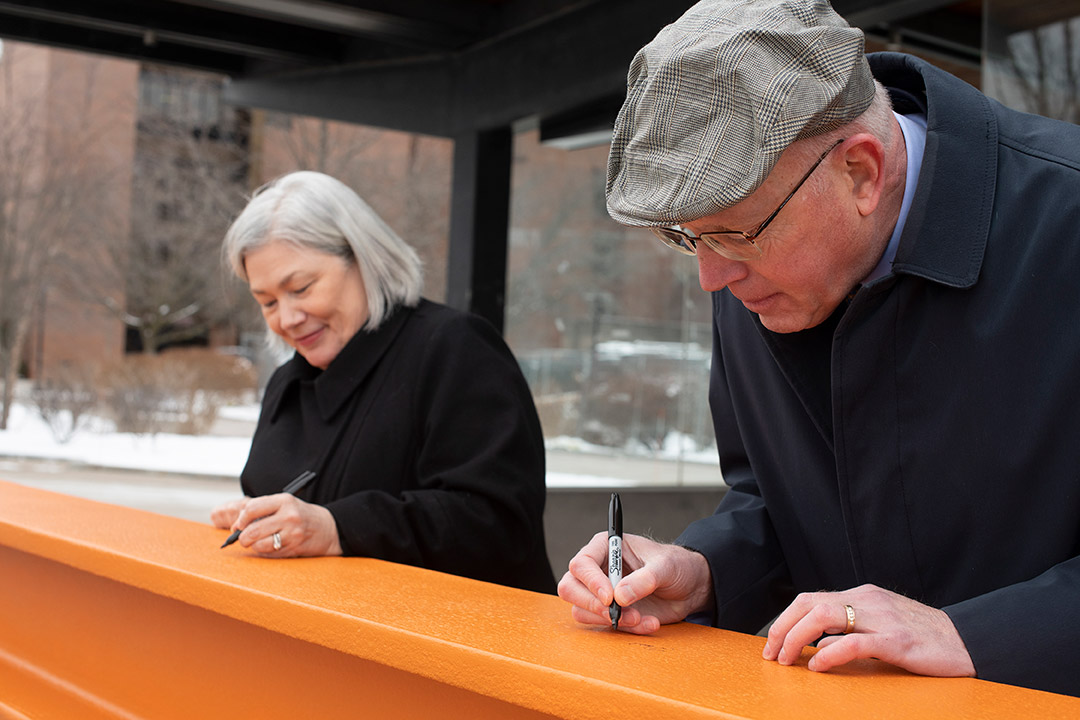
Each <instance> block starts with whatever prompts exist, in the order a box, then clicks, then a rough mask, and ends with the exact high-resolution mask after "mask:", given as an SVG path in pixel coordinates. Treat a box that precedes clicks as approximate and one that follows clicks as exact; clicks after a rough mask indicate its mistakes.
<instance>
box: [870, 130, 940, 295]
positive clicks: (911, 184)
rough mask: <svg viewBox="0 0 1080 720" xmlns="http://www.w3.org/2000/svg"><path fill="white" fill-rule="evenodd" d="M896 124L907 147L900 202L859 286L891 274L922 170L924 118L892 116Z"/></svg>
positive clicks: (924, 139)
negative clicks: (876, 258) (873, 264)
mask: <svg viewBox="0 0 1080 720" xmlns="http://www.w3.org/2000/svg"><path fill="white" fill-rule="evenodd" d="M893 115H895V116H896V120H897V121H898V122H899V123H900V131H901V132H903V133H904V145H905V146H906V147H907V178H906V179H905V182H904V199H903V201H901V203H900V216H899V217H898V218H897V219H896V227H895V228H893V232H892V236H891V237H890V238H889V244H888V246H886V248H885V253H884V254H883V255H882V256H881V260H879V261H878V264H877V267H875V268H874V269H873V270H872V271H871V272H870V274H869V275H867V276H866V279H865V280H863V284H864V285H865V284H867V283H869V282H873V281H874V280H877V279H878V278H883V277H885V276H886V275H888V274H889V273H891V272H892V264H893V260H895V259H896V248H897V247H899V245H900V235H901V234H903V232H904V223H905V222H906V221H907V216H908V211H909V210H911V199H912V198H913V197H915V186H916V185H918V184H919V170H921V169H922V159H923V151H924V150H925V149H926V116H925V115H921V114H920V115H899V114H897V113H895V112H894V113H893Z"/></svg>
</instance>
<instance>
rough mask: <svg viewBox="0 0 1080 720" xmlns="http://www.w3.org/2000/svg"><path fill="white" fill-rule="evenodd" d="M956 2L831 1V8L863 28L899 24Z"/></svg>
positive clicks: (949, 0) (926, 0) (905, 0)
mask: <svg viewBox="0 0 1080 720" xmlns="http://www.w3.org/2000/svg"><path fill="white" fill-rule="evenodd" d="M956 2H957V0H833V3H832V6H833V9H834V10H836V12H838V13H839V14H840V15H842V16H843V17H844V19H845V20H847V21H848V22H849V23H851V24H852V25H855V26H856V27H860V28H865V27H869V26H872V25H880V24H882V23H890V22H899V21H901V20H903V19H904V18H908V17H912V16H914V15H921V14H923V13H928V12H930V11H932V10H938V9H941V8H945V7H948V6H949V5H955V4H956Z"/></svg>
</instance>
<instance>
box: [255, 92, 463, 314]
mask: <svg viewBox="0 0 1080 720" xmlns="http://www.w3.org/2000/svg"><path fill="white" fill-rule="evenodd" d="M266 125H267V130H266V134H265V139H266V142H265V143H264V145H265V147H266V149H265V152H266V159H265V162H264V169H265V172H266V175H267V179H269V178H271V177H275V176H278V175H282V174H284V173H287V172H291V171H293V170H317V171H319V172H323V173H326V174H327V175H331V176H333V177H335V178H337V179H338V180H341V181H342V182H343V183H345V184H346V185H348V186H349V187H351V188H352V189H353V190H355V191H356V192H357V194H359V195H360V196H361V197H362V198H364V200H365V201H366V202H367V203H368V204H369V205H371V207H372V209H374V210H375V211H376V212H377V213H379V215H380V216H381V217H382V218H383V219H384V220H385V221H386V222H387V223H388V224H389V225H390V226H391V227H392V228H393V229H394V231H395V232H397V233H398V235H400V236H401V237H402V238H404V239H405V240H406V241H407V242H408V243H409V244H410V245H412V246H413V248H415V249H416V251H417V252H418V253H419V254H420V257H421V259H422V260H423V262H424V266H425V270H426V272H425V277H424V294H425V295H426V296H428V297H431V298H434V299H437V300H438V299H442V298H443V297H444V296H445V293H446V278H445V268H446V257H447V244H448V238H449V227H450V183H451V167H450V165H451V157H452V153H453V144H452V143H451V142H450V141H449V140H444V139H440V138H431V137H425V136H421V135H411V134H406V133H401V132H395V131H388V130H381V129H378V128H372V127H365V126H361V125H351V124H348V123H342V122H336V121H329V120H323V119H319V118H311V117H299V116H290V115H284V114H280V113H268V114H267V122H266Z"/></svg>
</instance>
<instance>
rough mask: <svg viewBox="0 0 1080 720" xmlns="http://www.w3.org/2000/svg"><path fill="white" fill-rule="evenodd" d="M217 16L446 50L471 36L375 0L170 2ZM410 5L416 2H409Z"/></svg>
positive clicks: (472, 37) (452, 25)
mask: <svg viewBox="0 0 1080 720" xmlns="http://www.w3.org/2000/svg"><path fill="white" fill-rule="evenodd" d="M175 2H176V3H177V4H180V5H193V6H198V7H201V8H206V9H209V10H217V11H221V12H222V14H229V13H232V14H236V15H242V16H245V17H249V18H253V19H257V18H263V19H264V20H270V21H275V22H278V23H286V24H288V25H290V26H292V27H297V28H305V27H306V28H316V29H320V30H327V31H331V32H334V33H338V34H344V35H351V36H355V37H360V38H369V39H375V40H378V41H379V42H388V43H393V44H395V45H399V46H402V47H405V48H412V49H416V50H424V51H436V52H437V51H445V50H452V49H456V48H460V47H463V46H465V45H467V44H468V43H470V42H473V41H475V40H476V35H475V33H472V32H469V31H467V30H466V29H464V28H462V27H460V26H459V25H458V24H457V23H450V22H447V20H446V19H440V20H429V19H427V18H426V17H423V16H419V15H416V14H412V15H406V14H403V12H402V10H403V9H404V8H401V7H392V6H391V7H383V6H382V5H381V4H380V3H378V2H368V3H364V4H363V7H361V6H359V5H358V4H356V3H339V2H320V1H319V0H175ZM411 7H413V8H417V7H418V6H417V5H416V4H415V3H413V4H412V5H411Z"/></svg>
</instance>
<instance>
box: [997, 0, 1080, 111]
mask: <svg viewBox="0 0 1080 720" xmlns="http://www.w3.org/2000/svg"><path fill="white" fill-rule="evenodd" d="M983 15H984V18H983V20H984V22H983V27H984V32H985V37H984V43H983V44H984V47H985V49H986V57H985V61H984V63H983V91H984V92H985V93H986V94H988V95H990V96H991V97H994V98H997V99H998V100H1000V101H1001V102H1003V103H1005V104H1006V105H1008V106H1010V107H1013V108H1016V109H1018V110H1023V111H1025V112H1032V113H1038V114H1039V115H1045V116H1047V117H1053V118H1057V119H1059V120H1066V121H1068V122H1073V123H1080V0H1061V1H1060V2H1054V3H1027V4H1017V3H1015V2H1011V1H1006V0H986V2H985V4H984V10H983Z"/></svg>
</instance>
